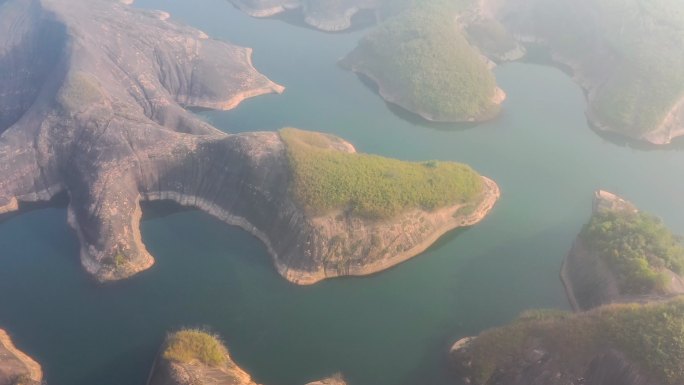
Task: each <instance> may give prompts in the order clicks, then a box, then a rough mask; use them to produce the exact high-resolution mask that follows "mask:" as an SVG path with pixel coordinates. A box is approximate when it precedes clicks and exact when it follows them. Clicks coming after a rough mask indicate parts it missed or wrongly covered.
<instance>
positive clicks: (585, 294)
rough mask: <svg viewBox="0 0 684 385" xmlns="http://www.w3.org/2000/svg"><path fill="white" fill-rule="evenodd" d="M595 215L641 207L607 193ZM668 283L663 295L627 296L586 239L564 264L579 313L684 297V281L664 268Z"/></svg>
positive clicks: (596, 198)
mask: <svg viewBox="0 0 684 385" xmlns="http://www.w3.org/2000/svg"><path fill="white" fill-rule="evenodd" d="M593 211H594V213H595V214H596V213H602V212H604V213H605V212H628V213H637V212H638V210H637V208H636V207H635V206H634V205H633V204H632V203H631V202H628V201H626V200H625V199H623V198H621V197H619V196H617V195H615V194H612V193H609V192H607V191H601V190H599V191H597V192H596V193H595V195H594V208H593ZM663 270H664V273H665V274H666V275H667V277H668V283H667V285H666V287H665V288H664V290H663V292H652V293H645V294H640V295H634V294H625V293H623V292H622V291H621V289H620V285H619V282H618V279H617V274H618V272H615V271H613V269H611V268H610V266H608V264H607V263H606V262H605V261H604V260H603V258H601V257H599V256H598V255H597V254H596V252H595V251H594V250H591V249H590V248H589V247H588V246H587V244H586V242H584V241H583V240H582V237H578V238H577V240H576V241H575V243H574V244H573V246H572V249H571V250H570V252H569V253H568V255H567V256H566V258H565V260H564V261H563V266H562V268H561V280H562V281H563V285H564V286H565V289H566V293H567V294H568V298H569V300H570V303H571V305H572V306H573V308H574V309H575V310H580V309H590V308H593V307H597V306H600V305H605V304H609V303H616V302H646V301H649V300H657V299H659V298H662V297H668V296H674V295H679V294H684V279H683V278H682V277H681V276H679V275H678V274H675V273H674V272H673V271H671V270H668V269H663Z"/></svg>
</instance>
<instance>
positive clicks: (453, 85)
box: [343, 1, 497, 120]
mask: <svg viewBox="0 0 684 385" xmlns="http://www.w3.org/2000/svg"><path fill="white" fill-rule="evenodd" d="M456 14H457V7H455V6H454V4H453V3H449V2H441V1H432V2H429V3H427V4H417V5H414V6H409V7H408V8H407V9H405V10H404V11H403V12H401V13H399V14H398V15H396V16H394V17H391V18H389V19H388V20H387V21H385V22H384V23H383V24H381V25H380V26H378V27H377V28H376V29H374V30H373V31H371V32H370V33H369V34H368V35H366V36H365V37H364V38H363V39H362V40H361V42H360V43H359V46H358V47H357V48H356V49H355V50H354V51H353V52H352V53H351V54H350V55H349V56H348V57H347V58H346V59H345V61H343V63H346V64H350V65H351V66H353V67H356V68H358V69H360V70H361V72H366V73H369V74H371V75H372V77H374V78H376V79H377V80H378V81H379V82H380V83H381V84H383V85H384V88H386V89H387V90H388V91H389V92H391V93H393V94H400V95H401V96H402V98H401V99H405V100H406V102H405V103H403V104H406V107H407V108H409V109H411V110H414V111H416V112H421V113H424V114H427V115H430V116H432V117H434V118H436V119H438V120H470V119H478V118H483V117H488V116H489V115H492V114H493V112H492V111H495V110H497V106H496V105H495V104H494V103H493V102H492V99H493V97H494V93H495V90H496V81H495V79H494V75H493V74H492V72H491V71H490V70H489V68H488V66H487V63H486V62H485V61H484V60H483V59H482V57H481V55H480V54H479V52H478V51H477V50H476V49H475V48H473V47H471V46H470V44H469V43H468V41H467V40H466V38H465V37H464V35H463V34H462V33H461V32H460V31H459V30H458V28H457V25H456V22H455V18H456ZM390 90H391V91H390ZM408 104H410V105H408Z"/></svg>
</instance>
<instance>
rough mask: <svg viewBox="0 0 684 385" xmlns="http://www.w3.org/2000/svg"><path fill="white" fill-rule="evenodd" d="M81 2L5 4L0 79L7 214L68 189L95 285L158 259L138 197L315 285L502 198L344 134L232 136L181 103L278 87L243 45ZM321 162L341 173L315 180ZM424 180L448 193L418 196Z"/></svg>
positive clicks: (467, 175) (460, 171) (467, 221)
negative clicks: (180, 209)
mask: <svg viewBox="0 0 684 385" xmlns="http://www.w3.org/2000/svg"><path fill="white" fill-rule="evenodd" d="M87 3H88V6H87V7H86V6H85V5H84V4H85V0H61V1H52V0H9V1H6V2H4V3H2V5H0V20H1V21H2V22H1V23H0V25H2V26H3V28H6V29H7V30H6V31H5V32H6V33H3V34H1V35H0V47H3V49H2V50H1V51H0V52H1V53H2V55H4V56H0V71H2V72H3V73H6V74H9V75H10V76H5V77H2V78H0V91H1V92H0V99H2V102H3V103H1V105H2V106H3V108H4V114H3V115H2V116H3V117H4V118H5V121H4V123H3V126H0V133H1V134H0V160H1V161H0V213H1V212H10V211H16V210H18V209H20V208H21V206H22V203H25V202H37V201H47V200H50V199H51V198H52V197H54V196H56V195H58V194H60V193H66V194H68V196H69V206H68V219H69V223H70V225H71V226H72V227H73V228H74V229H75V231H76V233H77V235H78V238H79V240H80V243H81V252H80V254H81V263H82V265H83V266H84V268H85V269H86V270H87V271H88V272H89V273H90V274H92V275H93V276H94V277H95V278H97V279H98V280H99V281H111V280H117V279H122V278H126V277H129V276H131V275H133V274H136V273H138V272H140V271H143V270H145V269H147V268H149V267H150V266H152V264H153V263H154V259H153V257H152V256H151V255H150V254H149V253H148V251H147V250H146V248H145V245H144V244H143V242H142V239H141V235H140V227H139V221H140V218H141V206H140V204H141V202H143V201H151V200H171V201H175V202H177V203H180V204H182V205H185V206H190V207H195V208H199V209H201V210H203V211H205V212H207V213H210V214H212V215H214V216H216V217H218V218H219V219H221V220H223V221H225V222H227V223H229V224H233V225H237V226H240V227H242V228H244V229H245V230H247V231H249V232H251V233H252V234H254V235H255V236H257V237H258V238H260V239H261V240H262V241H263V242H264V243H265V244H266V246H267V248H268V250H269V252H270V253H271V254H272V256H273V258H274V263H275V265H276V266H277V269H278V271H279V272H280V273H281V274H282V275H283V276H284V277H285V278H287V279H288V280H290V281H292V282H295V283H299V284H310V283H314V282H317V281H319V280H321V279H324V278H327V277H335V276H341V275H362V274H370V273H375V272H378V271H380V270H382V269H385V268H388V267H390V266H393V265H395V264H397V263H399V262H401V261H404V260H406V259H407V258H410V257H412V256H414V255H416V254H418V253H420V252H422V251H423V250H425V249H426V248H427V247H428V246H430V244H432V243H433V242H434V241H436V240H437V238H439V237H440V236H441V235H443V234H444V233H445V232H447V231H449V230H451V229H454V228H456V227H460V226H468V225H472V224H474V223H477V222H478V221H479V220H481V219H482V218H483V217H484V216H485V215H486V214H487V213H488V212H489V210H490V209H491V208H492V207H493V205H494V203H495V202H496V200H497V198H498V196H499V190H498V187H497V186H496V184H495V183H494V182H493V181H491V180H489V179H486V178H483V177H480V176H479V175H478V174H477V173H475V172H474V171H473V170H471V169H470V168H469V167H467V166H462V165H457V164H452V163H448V162H444V163H442V162H426V163H422V164H409V163H406V162H400V161H396V160H390V159H386V158H381V157H373V156H370V155H365V154H356V153H355V150H354V147H353V146H352V145H351V144H349V143H347V142H345V141H343V140H341V139H339V138H335V137H332V136H329V135H324V134H312V133H305V132H303V131H298V130H284V131H282V132H280V133H276V132H261V133H244V134H239V135H229V134H226V133H223V132H221V131H219V130H217V129H216V128H214V127H212V126H210V125H209V124H207V123H206V122H204V121H202V120H200V119H198V118H197V117H196V116H195V115H193V114H192V113H190V112H188V111H187V110H186V109H185V107H201V108H214V109H215V108H220V109H228V108H232V107H235V105H237V103H239V102H240V101H241V100H242V99H244V98H246V97H251V96H256V95H260V94H263V93H268V92H282V90H283V87H281V86H279V85H277V84H275V83H273V82H272V81H270V80H269V79H267V78H266V77H264V76H263V75H261V74H259V73H258V72H257V71H256V70H255V69H254V68H253V66H252V65H251V62H250V53H251V51H250V50H249V49H247V48H241V47H237V46H234V45H231V44H229V43H226V42H222V41H218V40H213V39H211V38H209V37H208V36H207V35H206V34H204V33H202V32H201V31H198V30H195V29H192V28H189V27H187V26H183V25H180V24H178V23H175V22H174V21H172V20H171V19H170V17H169V15H168V14H165V13H162V12H149V11H142V10H136V9H133V8H130V7H128V6H127V5H124V4H121V3H118V2H114V1H106V0H92V1H88V2H87ZM143 27H144V33H143V32H142V30H141V28H143ZM45 52H48V53H50V54H48V55H46V54H45ZM27 68H28V69H30V70H29V71H26V69H27ZM10 117H11V118H10ZM311 159H314V160H315V161H320V162H318V163H316V162H314V163H312V162H310V160H311ZM331 159H334V161H331ZM340 161H342V162H343V163H339V162H340ZM335 162H337V163H335ZM311 164H318V165H327V166H331V165H333V164H336V165H337V166H339V168H329V169H328V170H327V171H328V173H322V174H320V176H328V177H326V178H324V177H321V178H318V179H307V178H308V177H309V176H311V175H312V174H311V169H310V168H309V166H310V165H311ZM359 165H361V166H363V167H364V168H360V167H357V166H359ZM319 171H320V170H319ZM330 172H332V173H341V172H345V173H346V174H344V175H346V176H347V177H348V178H349V179H344V178H330V177H329V176H330V175H334V174H331V173H330ZM404 172H406V174H405V175H403V173H404ZM354 173H355V174H354ZM363 178H375V179H363ZM407 178H408V179H407ZM359 181H362V182H361V183H357V182H359ZM407 181H409V182H411V183H413V184H411V183H409V184H406V182H407ZM416 183H418V184H421V183H423V184H424V183H430V185H431V186H432V187H433V188H434V189H435V190H434V191H445V190H448V191H449V192H450V193H449V194H446V195H444V196H442V197H436V196H434V195H420V194H419V195H415V194H414V193H415V191H421V190H419V189H418V190H417V189H415V186H416ZM424 186H427V185H423V190H425V187H424ZM333 189H336V191H338V192H339V191H341V192H343V193H342V194H339V195H335V196H332V195H331V200H329V201H327V202H323V201H320V200H316V199H317V197H316V196H315V195H310V194H307V191H331V190H333ZM414 190H415V191H414ZM374 194H381V195H374ZM377 196H382V197H388V196H389V197H402V199H400V200H396V201H391V200H390V201H388V200H384V201H383V200H374V197H377ZM333 198H334V199H333ZM397 203H399V204H400V205H403V206H397Z"/></svg>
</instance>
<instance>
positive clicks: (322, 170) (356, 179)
mask: <svg viewBox="0 0 684 385" xmlns="http://www.w3.org/2000/svg"><path fill="white" fill-rule="evenodd" d="M280 136H281V138H282V139H283V141H284V142H285V144H286V147H287V156H288V161H289V163H290V168H291V171H292V182H291V183H292V184H291V186H290V189H291V193H292V194H293V196H294V198H295V200H296V201H297V202H298V203H299V204H300V206H302V207H303V208H304V209H305V210H307V211H308V212H309V213H310V214H312V215H318V214H325V213H327V212H330V211H333V210H339V209H342V210H349V211H351V212H352V213H353V214H356V215H359V216H363V217H367V218H388V217H392V216H394V215H396V214H399V213H401V212H403V211H406V210H409V209H414V208H419V209H425V210H434V209H437V208H441V207H445V206H449V205H455V204H468V203H474V202H476V201H477V200H479V198H480V197H481V193H482V189H483V183H482V178H481V177H480V176H479V175H478V174H477V173H476V172H475V171H473V170H472V169H471V168H470V167H468V166H466V165H463V164H458V163H453V162H428V163H412V162H403V161H400V160H396V159H389V158H384V157H380V156H375V155H367V154H357V153H347V152H343V151H339V150H336V149H335V146H336V145H339V143H340V142H341V141H340V139H338V138H335V137H332V136H330V135H325V134H320V133H315V132H306V131H301V130H297V129H294V128H287V129H283V130H281V131H280Z"/></svg>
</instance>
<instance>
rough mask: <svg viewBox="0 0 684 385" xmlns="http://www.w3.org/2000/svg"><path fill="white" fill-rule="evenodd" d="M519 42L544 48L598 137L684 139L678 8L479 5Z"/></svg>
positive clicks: (542, 1) (539, 2) (518, 1)
mask: <svg viewBox="0 0 684 385" xmlns="http://www.w3.org/2000/svg"><path fill="white" fill-rule="evenodd" d="M483 3H484V7H485V8H486V9H487V10H488V12H490V13H491V14H492V15H493V17H494V18H496V19H497V20H500V21H502V23H503V24H504V25H505V26H506V28H507V29H508V30H509V32H510V33H511V34H513V35H514V36H516V37H517V38H518V40H519V41H520V42H522V43H525V44H532V45H541V46H543V47H546V48H547V49H548V50H549V51H550V53H551V56H552V60H553V61H554V62H556V63H559V64H561V65H562V66H563V67H566V68H568V69H569V70H570V71H571V72H572V75H573V77H574V78H575V80H576V81H577V83H578V84H579V85H580V86H582V88H584V90H585V92H586V95H587V99H588V107H587V117H588V119H589V120H590V122H591V123H592V125H593V126H594V127H595V128H596V129H597V130H599V131H605V132H610V133H617V134H620V135H624V136H627V137H630V138H633V139H637V140H643V141H646V142H650V143H653V144H666V143H670V142H671V141H672V139H674V138H676V137H678V136H681V135H684V74H683V73H682V71H681V68H682V67H684V16H682V15H684V3H682V2H681V1H677V0H666V1H653V0H626V1H621V2H613V1H610V0H597V1H574V0H550V1H549V0H533V1H527V0H513V1H500V0H487V1H484V2H483Z"/></svg>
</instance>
